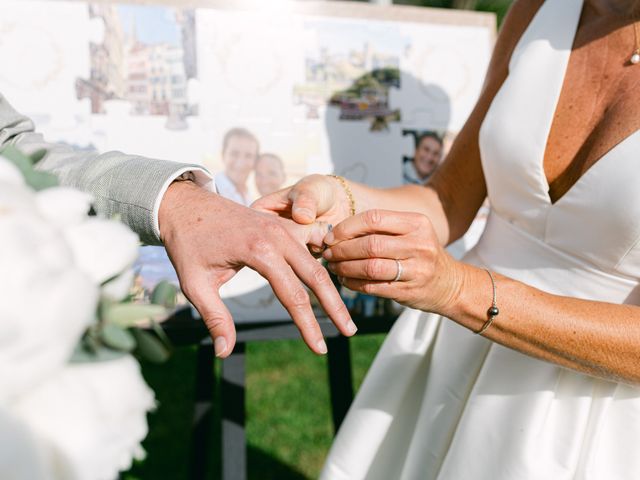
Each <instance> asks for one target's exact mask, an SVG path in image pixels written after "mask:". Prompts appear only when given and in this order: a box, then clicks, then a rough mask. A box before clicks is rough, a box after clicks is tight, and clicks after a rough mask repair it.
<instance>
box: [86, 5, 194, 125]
mask: <svg viewBox="0 0 640 480" xmlns="http://www.w3.org/2000/svg"><path fill="white" fill-rule="evenodd" d="M88 8H89V15H90V17H91V18H92V19H99V20H101V21H102V22H103V25H104V35H103V41H102V42H101V43H93V42H92V43H91V44H90V57H91V71H90V73H89V75H88V77H87V78H79V79H77V81H76V94H77V96H78V99H82V98H89V99H90V101H91V113H93V114H100V113H105V102H107V101H109V100H124V101H126V102H128V103H129V104H130V112H129V113H130V114H133V115H163V116H167V117H168V120H167V125H166V126H167V128H180V127H181V126H183V125H181V123H182V121H183V119H184V118H185V117H187V116H191V115H196V114H197V106H196V105H194V104H192V103H190V102H189V98H188V83H189V80H190V79H193V78H196V76H197V64H196V52H195V16H194V15H195V13H194V11H193V10H182V9H174V8H165V7H152V6H135V5H107V4H90V5H89V6H88Z"/></svg>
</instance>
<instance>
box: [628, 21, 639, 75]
mask: <svg viewBox="0 0 640 480" xmlns="http://www.w3.org/2000/svg"><path fill="white" fill-rule="evenodd" d="M633 33H634V35H635V39H636V49H635V50H634V51H633V54H632V55H631V58H630V59H629V62H631V63H632V64H633V65H636V64H638V63H640V42H639V41H638V37H640V35H638V22H633Z"/></svg>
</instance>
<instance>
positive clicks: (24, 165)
mask: <svg viewBox="0 0 640 480" xmlns="http://www.w3.org/2000/svg"><path fill="white" fill-rule="evenodd" d="M0 155H2V156H3V157H4V158H6V159H7V160H9V161H10V162H11V163H13V164H14V165H15V166H16V167H18V169H19V170H20V171H21V172H22V174H23V175H25V176H26V175H27V172H30V171H32V170H33V163H31V159H30V158H29V157H28V156H27V155H25V154H24V153H22V152H21V151H20V150H18V149H17V148H16V147H14V146H13V145H7V146H6V147H4V148H3V149H2V150H0Z"/></svg>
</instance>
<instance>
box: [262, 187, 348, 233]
mask: <svg viewBox="0 0 640 480" xmlns="http://www.w3.org/2000/svg"><path fill="white" fill-rule="evenodd" d="M252 207H253V208H255V209H257V210H261V211H263V212H267V213H272V214H277V215H279V216H281V217H285V218H291V219H293V220H294V221H295V222H297V223H300V224H302V225H308V224H310V223H313V222H315V221H320V222H326V223H329V224H332V225H337V224H338V223H340V222H341V221H342V220H344V219H345V218H347V217H348V216H349V214H350V205H349V198H348V197H347V194H346V192H345V190H344V188H343V187H342V185H340V182H339V181H338V180H337V179H335V178H332V177H330V176H327V175H309V176H307V177H304V178H303V179H301V180H300V181H299V182H298V183H296V184H295V185H293V186H291V187H287V188H284V189H282V190H280V191H278V192H275V193H272V194H271V195H267V196H265V197H262V198H260V199H258V200H256V201H255V202H254V203H253V205H252Z"/></svg>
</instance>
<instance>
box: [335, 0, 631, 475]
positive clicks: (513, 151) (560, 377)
mask: <svg viewBox="0 0 640 480" xmlns="http://www.w3.org/2000/svg"><path fill="white" fill-rule="evenodd" d="M581 11H582V0H547V1H546V2H545V3H544V4H543V6H542V7H541V9H540V10H539V11H538V13H537V15H536V16H535V18H534V19H533V21H532V22H531V24H530V25H529V27H528V29H527V30H526V32H525V33H524V35H523V37H522V38H521V39H520V41H519V43H518V45H517V47H516V49H515V51H514V53H513V56H512V58H511V62H510V69H509V76H508V78H507V79H506V81H505V83H504V84H503V86H502V88H501V89H500V91H499V92H498V94H497V96H496V97H495V99H494V101H493V103H492V105H491V107H490V110H489V112H488V114H487V116H486V118H485V120H484V123H483V125H482V128H481V132H480V148H481V154H482V162H483V168H484V173H485V177H486V182H487V189H488V195H489V199H490V202H491V208H492V213H491V215H490V218H489V220H488V223H487V227H486V230H485V232H484V233H483V235H482V237H481V239H480V241H479V243H478V244H477V245H476V247H475V248H474V249H473V250H472V251H471V252H469V253H468V254H467V256H466V258H465V261H467V262H469V263H472V264H475V265H479V266H480V265H481V266H487V267H488V268H491V269H492V270H494V271H496V272H499V273H501V274H503V275H506V276H508V277H511V278H515V279H518V280H520V281H522V282H525V283H527V284H529V285H532V286H534V287H537V288H540V289H542V290H544V291H547V292H551V293H554V294H559V295H566V296H571V297H578V298H582V299H590V300H600V301H607V302H613V303H629V304H639V303H640V302H639V299H640V293H639V292H640V288H638V285H639V278H640V132H635V133H633V134H632V135H630V136H629V137H627V138H626V139H625V140H624V141H622V142H621V143H619V144H618V145H617V146H616V147H615V148H613V149H612V150H610V151H609V152H608V153H607V154H606V155H604V156H603V157H602V158H601V159H600V160H599V161H598V162H597V163H596V164H595V165H593V166H592V167H591V168H590V169H589V170H588V171H587V172H586V173H585V174H584V175H583V176H582V177H581V178H580V179H579V181H578V182H577V183H576V184H575V185H574V186H573V187H572V188H571V189H570V190H569V191H568V192H567V193H566V194H565V195H564V196H563V197H562V198H561V199H559V200H558V201H557V202H556V203H553V204H552V203H551V201H550V199H549V195H548V189H549V185H548V184H547V180H546V178H545V174H544V170H543V157H544V150H545V145H546V141H547V136H548V133H549V129H550V127H551V121H552V119H553V116H554V112H555V108H556V104H557V101H558V97H559V95H560V90H561V87H562V83H563V79H564V74H565V70H566V67H567V63H568V59H569V55H570V51H571V47H572V44H573V39H574V36H575V31H576V28H577V25H578V21H579V18H580V14H581ZM637 68H640V67H637ZM499 295H500V292H498V300H499V299H500V296H499ZM487 302H488V304H489V303H490V292H487ZM498 304H499V301H498ZM487 306H489V305H487ZM606 322H607V319H606V318H603V319H602V323H603V324H604V325H606ZM638 350H639V351H640V347H639V348H638ZM638 361H639V362H640V356H639V358H638ZM322 478H323V479H326V480H357V479H363V478H366V479H379V480H413V479H416V480H418V479H419V480H434V479H437V480H534V479H535V480H569V479H571V480H587V479H589V480H595V479H597V480H627V479H628V480H631V479H633V480H638V479H640V389H637V388H634V387H631V386H627V385H624V384H619V383H612V382H608V381H604V380H600V379H597V378H593V377H590V376H587V375H583V374H580V373H577V372H575V371H572V370H568V369H565V368H562V367H559V366H556V365H554V364H551V363H547V362H544V361H540V360H536V359H534V358H531V357H528V356H526V355H523V354H521V353H519V352H516V351H514V350H511V349H508V348H505V347H503V346H500V345H498V344H495V343H492V342H490V341H489V340H487V339H485V338H482V337H480V336H477V335H474V334H473V333H471V332H470V331H468V330H467V329H465V328H463V327H460V326H459V325H457V324H455V323H454V322H452V321H450V320H448V319H446V318H441V317H439V316H437V315H433V314H425V313H421V312H416V311H411V310H407V311H405V312H404V314H403V315H402V316H401V317H400V318H399V319H398V321H397V322H396V324H395V326H394V327H393V329H392V330H391V332H390V333H389V335H388V338H387V339H386V341H385V343H384V345H383V346H382V348H381V350H380V352H379V353H378V356H377V357H376V359H375V361H374V363H373V365H372V367H371V369H370V371H369V373H368V375H367V377H366V379H365V381H364V383H363V385H362V387H361V389H360V391H359V393H358V395H357V397H356V399H355V401H354V404H353V406H352V407H351V410H350V411H349V413H348V415H347V418H346V419H345V422H344V424H343V425H342V427H341V429H340V431H339V433H338V435H337V437H336V440H335V442H334V444H333V447H332V448H331V451H330V454H329V457H328V460H327V462H326V464H325V467H324V470H323V473H322Z"/></svg>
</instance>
